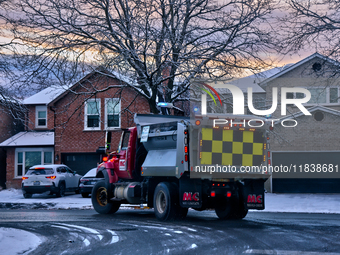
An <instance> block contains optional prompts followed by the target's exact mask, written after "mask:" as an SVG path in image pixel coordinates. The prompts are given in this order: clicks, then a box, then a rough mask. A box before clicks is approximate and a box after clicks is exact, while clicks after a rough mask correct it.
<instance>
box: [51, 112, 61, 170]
mask: <svg viewBox="0 0 340 255" xmlns="http://www.w3.org/2000/svg"><path fill="white" fill-rule="evenodd" d="M49 108H50V110H51V111H52V112H53V131H54V158H53V161H54V164H56V163H60V162H55V161H59V159H60V156H59V155H58V153H57V152H56V150H55V149H56V146H55V140H56V135H55V132H56V128H55V127H56V113H55V107H54V106H50V107H49ZM57 156H58V157H57ZM56 159H58V160H56ZM60 160H61V159H60Z"/></svg>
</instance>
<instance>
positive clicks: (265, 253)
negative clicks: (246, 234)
mask: <svg viewBox="0 0 340 255" xmlns="http://www.w3.org/2000/svg"><path fill="white" fill-rule="evenodd" d="M243 253H244V254H261V255H272V254H273V255H340V253H337V252H315V251H284V250H257V249H248V250H245V251H244V252H243Z"/></svg>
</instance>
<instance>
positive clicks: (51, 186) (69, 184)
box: [21, 165, 81, 198]
mask: <svg viewBox="0 0 340 255" xmlns="http://www.w3.org/2000/svg"><path fill="white" fill-rule="evenodd" d="M80 178H81V175H79V174H77V173H76V172H75V171H72V170H71V169H70V168H69V167H68V166H65V165H37V166H32V167H31V168H30V169H29V170H28V171H27V173H26V174H25V175H24V176H23V177H22V184H21V187H22V192H23V195H24V197H25V198H30V197H32V194H34V193H43V192H46V191H50V194H56V195H57V197H63V196H64V195H65V191H75V192H76V193H79V179H80Z"/></svg>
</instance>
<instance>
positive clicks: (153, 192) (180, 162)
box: [91, 114, 271, 221]
mask: <svg viewBox="0 0 340 255" xmlns="http://www.w3.org/2000/svg"><path fill="white" fill-rule="evenodd" d="M134 122H135V124H136V125H135V126H134V127H131V128H127V129H123V130H122V135H121V139H120V142H119V146H118V150H117V151H113V152H111V153H110V154H108V155H106V156H105V157H103V160H102V161H103V162H102V163H101V164H99V166H98V168H97V174H96V177H97V178H101V181H99V182H97V183H96V184H95V186H94V187H93V189H92V193H91V200H92V205H93V207H94V209H95V210H96V211H97V212H98V213H100V214H110V213H115V212H116V211H117V210H118V209H119V207H120V205H121V204H131V205H140V206H144V207H148V208H154V213H155V216H156V218H157V219H159V220H161V221H167V220H172V219H183V218H185V217H186V215H187V213H188V209H189V208H192V209H195V210H198V211H202V210H206V209H214V210H215V212H216V215H217V216H218V217H219V218H220V219H242V218H244V217H245V216H246V215H247V213H248V210H249V209H255V210H263V209H264V183H265V181H266V180H267V179H268V178H269V177H270V176H271V174H270V171H268V166H269V165H270V163H271V162H270V160H271V153H270V150H269V130H270V128H271V126H270V122H269V121H268V120H267V119H265V118H262V117H255V116H250V115H237V116H236V115H231V114H229V115H228V114H207V115H204V116H202V115H196V116H195V117H190V118H189V117H181V116H165V115H152V114H135V116H134Z"/></svg>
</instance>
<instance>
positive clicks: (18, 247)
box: [0, 228, 43, 255]
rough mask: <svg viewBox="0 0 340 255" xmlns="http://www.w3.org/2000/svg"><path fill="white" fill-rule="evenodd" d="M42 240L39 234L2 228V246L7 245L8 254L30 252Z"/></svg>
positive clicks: (0, 234)
mask: <svg viewBox="0 0 340 255" xmlns="http://www.w3.org/2000/svg"><path fill="white" fill-rule="evenodd" d="M42 241H43V240H42V239H40V238H39V237H38V236H37V235H35V234H33V233H30V232H27V231H25V230H21V229H15V228H0V247H6V254H7V255H15V254H29V253H30V252H31V251H33V250H35V249H36V248H37V247H38V246H39V245H40V244H41V243H42ZM13 244H15V245H13Z"/></svg>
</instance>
